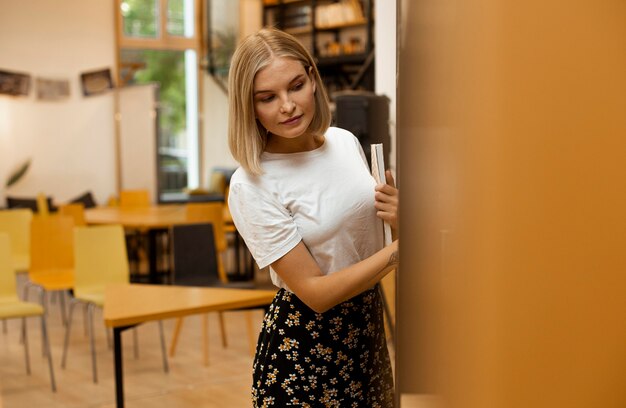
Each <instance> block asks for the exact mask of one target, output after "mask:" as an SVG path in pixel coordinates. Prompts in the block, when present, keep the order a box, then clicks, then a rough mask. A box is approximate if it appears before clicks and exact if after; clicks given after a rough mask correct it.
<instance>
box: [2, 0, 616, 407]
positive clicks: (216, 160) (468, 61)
mask: <svg viewBox="0 0 626 408" xmlns="http://www.w3.org/2000/svg"><path fill="white" fill-rule="evenodd" d="M625 22H626V3H625V2H623V1H619V0H601V1H596V2H569V1H564V0H556V1H553V2H548V3H546V2H545V1H538V0H530V1H525V2H515V1H505V2H502V1H495V0H469V1H465V2H458V1H453V0H424V1H419V2H415V1H411V0H354V1H352V0H341V1H333V0H295V1H289V0H274V1H272V0H263V1H262V0H169V1H167V0H93V1H89V2H84V1H79V0H56V1H50V0H23V1H19V2H11V1H8V0H0V207H3V209H2V210H0V213H2V214H1V215H0V254H7V253H11V256H10V258H11V259H10V263H9V262H8V261H9V259H8V258H9V256H8V255H4V257H3V259H0V271H2V272H6V273H5V275H7V274H9V273H10V279H2V277H1V276H0V282H2V287H1V288H0V306H2V304H3V303H2V302H5V303H6V304H9V303H11V305H13V306H15V305H16V304H17V303H15V302H20V301H21V300H26V299H24V294H25V293H27V291H26V290H25V288H28V287H29V286H30V285H31V283H33V282H35V283H38V284H39V286H40V287H43V288H46V290H45V291H44V292H42V293H48V292H50V293H49V295H48V296H45V297H44V299H45V301H44V303H43V306H44V307H45V311H46V313H45V314H43V312H42V310H43V309H40V308H39V306H38V305H39V304H40V303H39V302H38V301H37V300H38V299H37V298H36V297H35V296H34V295H32V294H31V295H30V296H29V299H28V300H29V301H30V302H32V304H30V305H29V306H24V305H22V304H21V303H20V304H19V311H20V313H19V316H22V315H25V316H29V317H33V318H29V319H27V320H26V322H27V323H26V326H23V325H22V323H21V320H20V319H10V320H3V328H2V332H3V333H2V334H1V335H0V361H1V362H2V363H1V364H0V397H1V399H0V406H5V407H24V406H37V405H40V406H46V407H112V406H116V405H115V404H116V402H115V378H114V377H115V373H114V370H113V355H114V352H113V351H112V350H111V346H110V345H111V341H110V339H109V336H108V335H107V332H106V331H105V330H104V329H103V324H102V323H103V317H104V315H103V311H102V309H101V308H98V307H95V306H94V307H93V308H92V309H90V311H89V312H87V311H86V312H84V313H83V312H82V310H81V307H80V306H79V304H76V305H75V306H77V307H73V306H72V305H73V302H74V301H75V300H76V298H77V297H74V296H70V295H69V293H70V292H71V293H74V294H75V293H76V287H75V286H74V285H75V282H74V281H69V282H63V281H62V279H61V278H58V279H56V278H55V280H54V281H53V282H50V281H45V279H44V280H42V278H41V276H39V277H37V276H35V275H36V274H34V273H32V272H36V271H37V268H39V267H41V265H43V263H45V262H44V261H40V260H39V259H40V258H37V257H36V256H35V255H33V254H34V253H38V252H37V251H38V250H39V249H37V248H40V247H38V246H37V244H36V243H37V242H39V243H41V245H40V246H41V247H43V248H48V247H49V246H50V243H51V242H52V241H55V242H56V241H58V242H62V241H61V238H57V237H63V236H65V237H68V236H70V235H71V234H70V235H68V233H67V230H64V228H67V222H60V223H59V225H56V226H46V227H42V228H44V229H46V228H47V229H46V231H48V232H47V234H48V235H45V233H44V235H42V236H43V238H37V237H39V236H40V235H37V234H38V233H37V232H36V230H37V228H38V227H37V228H36V227H35V224H37V222H36V221H34V220H35V219H40V218H42V217H45V216H46V215H47V216H53V217H59V218H63V219H65V220H67V219H71V223H70V224H71V227H72V228H73V227H74V226H77V225H78V226H80V225H84V224H90V225H91V224H111V223H114V224H122V225H123V226H124V227H125V228H124V230H123V237H122V238H123V242H124V243H125V245H124V251H126V257H125V258H124V259H126V262H127V268H128V270H127V272H125V269H124V268H125V267H124V266H123V267H122V272H121V276H122V280H123V281H131V282H140V283H156V284H165V285H169V284H172V283H173V284H180V285H185V284H187V285H188V284H192V285H202V286H205V287H209V286H213V287H215V286H220V287H223V286H228V285H231V286H239V287H244V288H248V289H250V288H255V289H256V290H263V289H267V288H268V287H269V286H270V285H268V281H267V280H268V279H267V274H266V273H264V271H259V270H257V269H256V268H255V267H254V264H253V262H252V261H251V260H250V257H249V256H248V254H247V253H246V250H245V247H243V246H242V244H241V242H240V239H239V237H238V235H237V232H236V229H235V228H234V226H233V225H232V220H230V219H229V214H228V208H227V206H225V205H224V202H225V199H226V197H227V194H228V180H229V177H230V175H231V174H232V171H233V170H234V169H235V168H236V166H237V164H236V163H235V162H234V160H233V159H232V157H231V156H230V153H229V151H228V147H227V140H226V133H227V115H228V108H227V101H228V99H227V98H228V91H227V88H226V86H225V83H226V82H225V81H226V78H227V75H228V61H229V58H230V55H231V53H232V51H233V48H234V46H235V45H236V43H237V41H238V40H239V39H240V38H242V37H243V36H245V35H247V34H249V33H252V32H254V31H256V30H257V29H259V28H260V27H262V26H264V25H275V26H277V27H279V28H282V29H285V30H287V31H289V32H291V33H293V34H294V35H297V36H298V38H300V39H301V41H302V42H303V44H305V45H306V46H307V47H308V48H309V49H310V51H311V52H312V53H313V55H314V56H315V58H316V60H317V61H318V64H319V68H320V72H321V74H322V77H323V79H324V82H325V85H326V86H327V87H328V89H329V90H330V92H331V95H332V100H333V101H332V102H333V106H334V115H335V116H334V117H335V124H336V125H338V126H341V127H345V128H348V129H349V130H351V131H353V132H354V133H355V134H356V135H357V136H358V137H359V139H360V140H361V142H362V145H363V146H364V147H365V148H367V147H368V146H369V144H370V143H381V142H382V143H384V144H385V147H386V157H385V159H386V161H387V165H388V166H387V167H390V168H391V169H392V170H393V171H394V172H395V174H396V176H397V181H398V184H399V186H400V189H401V190H402V196H401V207H400V216H401V220H402V229H401V232H400V235H401V237H402V238H403V239H402V242H401V266H400V270H399V271H398V275H397V279H395V278H394V276H390V277H389V278H388V279H387V280H386V281H385V284H384V291H385V298H386V300H387V306H388V308H387V314H386V318H387V322H388V326H387V328H388V338H389V344H390V348H391V351H392V355H393V356H394V357H395V368H396V372H395V374H396V384H397V391H398V392H397V395H398V403H399V404H400V406H401V407H403V408H404V407H420V408H440V407H441V408H442V407H452V408H456V407H463V408H465V407H468V408H474V407H476V408H491V407H493V408H501V407H507V408H516V407H524V408H526V407H581V408H582V407H585V408H587V407H603V408H605V407H615V408H623V407H624V406H626V394H625V393H624V391H623V390H624V389H626V347H625V346H624V345H625V344H626V295H625V290H626V273H625V271H626V255H625V254H626V251H624V250H623V246H624V244H625V243H626V218H625V217H624V216H623V212H624V208H626V166H624V163H626V139H625V136H626V75H624V73H625V72H626V24H625ZM366 152H367V150H366ZM71 204H75V205H74V206H72V205H71ZM196 205H199V206H200V208H196ZM24 209H26V210H25V212H19V211H17V210H24ZM129 212H130V213H134V214H135V215H136V214H140V216H139V220H138V219H137V218H136V217H133V218H132V219H129V217H128V216H127V215H128V213H129ZM9 213H10V216H8V215H7V214H9ZM16 214H17V215H16ZM215 214H218V215H217V216H216V215H215ZM192 221H193V222H197V223H204V224H207V225H209V224H210V228H208V229H207V228H203V229H202V230H201V231H181V233H180V235H178V236H180V237H183V236H185V235H184V234H194V233H197V234H200V235H196V236H193V235H192V238H191V240H192V241H195V240H197V239H200V238H197V237H201V238H202V239H207V240H208V241H207V242H208V243H207V244H206V245H207V247H210V248H211V251H210V252H211V253H212V255H211V257H209V258H207V259H204V258H202V259H201V257H197V258H196V257H194V259H195V260H198V262H200V261H202V262H205V263H206V264H203V266H201V267H202V268H206V270H207V271H209V270H210V271H211V276H212V278H211V279H207V280H206V281H205V282H202V283H198V282H197V281H194V280H192V283H189V282H186V283H185V282H182V281H180V280H179V281H177V274H176V270H177V269H176V268H178V270H179V271H182V270H184V268H185V266H183V265H182V264H180V263H179V264H176V260H177V257H176V251H175V249H176V247H177V244H180V242H184V241H177V240H176V234H174V233H173V230H174V229H175V228H177V227H180V226H181V225H184V224H186V223H189V222H192ZM63 225H65V227H64V226H63ZM52 228H57V229H58V231H59V232H58V235H49V234H50V231H51V229H52ZM16 231H17V232H16ZM63 231H65V232H63ZM206 231H208V232H206ZM202 234H204V235H202ZM118 235H119V234H118ZM3 237H7V238H6V239H5V238H3ZM51 237H55V238H51ZM187 237H188V236H187ZM118 238H119V237H118ZM68 239H69V241H71V238H68ZM181 239H182V238H181ZM187 239H189V238H187ZM5 241H6V242H9V245H10V248H11V251H12V252H7V251H8V249H6V250H4V252H2V251H3V249H2V244H3V243H4V242H5ZM69 241H68V242H69ZM58 242H57V243H58ZM68 245H69V246H71V244H68ZM66 247H67V246H66ZM7 248H9V247H8V246H7ZM58 248H59V249H58V250H55V254H56V255H57V256H56V257H53V258H55V259H54V260H53V261H50V262H59V264H56V266H54V267H55V268H57V269H58V268H61V267H62V266H63V262H66V261H67V260H68V259H74V257H73V256H74V255H76V254H74V255H72V254H70V255H67V256H64V257H62V256H60V255H59V254H60V253H61V252H62V250H63V248H64V247H63V245H59V247H58ZM77 248H78V247H77ZM77 248H74V249H76V250H77ZM65 249H67V248H65ZM43 252H46V251H45V250H43ZM179 254H180V253H179ZM76 256H78V255H76ZM48 258H50V257H47V258H46V257H45V256H44V257H43V258H41V259H46V260H48V261H49V259H48ZM36 259H37V260H36ZM35 260H36V261H35ZM33 262H35V263H34V264H33ZM67 262H69V263H70V264H71V262H72V261H67ZM3 263H4V266H2V265H3ZM59 265H61V266H59ZM177 265H178V266H177ZM65 266H67V265H65ZM69 267H70V268H71V269H72V270H73V268H74V267H76V268H78V266H77V265H74V264H71V265H69ZM196 267H200V266H196ZM77 271H78V269H76V271H74V272H77ZM16 272H17V273H16ZM7 276H8V275H7ZM182 276H183V274H182V273H180V274H178V277H179V278H180V277H182ZM117 279H119V276H118V278H117ZM165 285H163V286H165ZM54 293H56V295H54ZM17 294H19V297H18V296H17ZM92 303H93V304H94V305H95V304H96V303H97V302H92ZM100 306H102V305H100ZM17 307H18V306H15V307H14V308H13V309H11V313H9V314H0V319H4V318H6V317H16V316H17V315H16V312H15V311H16V310H18V309H16V308H17ZM24 308H25V309H24ZM105 308H106V305H105ZM71 309H74V317H73V325H71V326H68V322H69V321H71V320H69V319H70V316H71V315H70V316H68V312H69V310H71ZM85 310H87V309H85ZM0 311H2V309H1V308H0ZM41 316H45V322H46V327H47V334H48V336H42V335H43V334H44V330H42V326H41V323H40V319H41ZM88 316H92V319H91V320H92V323H93V322H95V323H96V324H95V325H94V330H93V333H94V334H93V336H90V335H89V333H90V330H89V327H90V326H89V324H87V323H88V321H87V322H85V320H87V317H88ZM83 319H84V320H83ZM261 319H262V312H261V311H260V310H259V309H252V310H246V311H243V310H239V311H227V312H224V313H209V314H208V315H207V317H201V316H189V317H186V318H185V324H184V325H182V321H181V320H178V319H174V318H169V319H164V320H162V323H161V324H160V325H159V324H156V323H154V322H149V323H147V324H145V325H140V326H138V330H137V332H139V333H138V334H136V335H135V334H133V332H132V331H126V332H124V334H123V336H124V339H125V341H124V343H123V344H124V351H125V360H124V362H125V371H124V374H125V399H126V405H127V406H129V407H148V406H150V407H160V406H162V407H166V406H168V407H169V406H177V407H182V406H194V407H246V406H249V388H250V381H251V375H250V371H251V370H250V367H251V364H252V354H251V350H250V349H251V344H253V342H254V338H253V336H252V337H251V335H250V333H254V332H256V331H258V329H259V327H260V323H261ZM157 320H158V319H157ZM41 321H43V320H41ZM159 321H161V320H159ZM207 326H208V327H209V330H208V332H207V330H206V327H207ZM23 327H27V328H28V330H27V333H28V335H26V336H24V335H23V334H22V333H23ZM68 327H70V328H71V329H67V328H68ZM181 327H183V328H182V329H181ZM66 329H67V330H66ZM70 331H71V336H69V338H68V350H67V352H68V354H69V355H68V356H67V362H66V363H65V364H64V365H65V367H64V368H62V367H61V361H62V355H63V354H64V351H63V350H64V348H65V337H66V332H70ZM179 334H180V337H179V336H178V335H179ZM133 338H136V340H137V343H136V344H137V346H135V345H134V344H135V343H134V342H133ZM46 339H47V340H48V342H46ZM91 339H93V342H92V340H91ZM24 340H26V341H24ZM46 343H49V346H50V348H49V351H46V350H47V349H46V347H45V346H46ZM90 344H95V350H96V353H95V357H94V354H93V353H92V352H91V350H93V349H91V348H90ZM24 345H27V350H30V356H29V355H28V354H27V355H26V367H29V370H30V374H27V368H26V367H25V358H24V357H25V355H24ZM207 345H210V346H209V347H208V349H207ZM164 349H166V350H164ZM164 352H166V353H165V354H167V356H165V354H164ZM46 356H52V359H48V358H46ZM164 357H165V358H164ZM164 360H165V361H167V363H168V364H164ZM49 362H51V363H52V364H51V365H49ZM164 371H167V372H164ZM53 373H54V375H55V376H54V379H55V381H54V382H53V380H52V379H53V377H52V374H53ZM96 378H97V381H95V380H96ZM52 387H54V388H56V392H53V391H52V389H51V388H52Z"/></svg>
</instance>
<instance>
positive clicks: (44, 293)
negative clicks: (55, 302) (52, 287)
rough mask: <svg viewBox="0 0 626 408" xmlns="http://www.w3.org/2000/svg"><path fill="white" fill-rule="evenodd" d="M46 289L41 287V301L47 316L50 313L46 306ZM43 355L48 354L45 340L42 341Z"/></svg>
mask: <svg viewBox="0 0 626 408" xmlns="http://www.w3.org/2000/svg"><path fill="white" fill-rule="evenodd" d="M46 300H47V299H46V291H45V290H43V288H41V292H40V293H39V302H40V303H41V307H43V314H44V315H45V316H47V315H48V309H47V308H46ZM41 355H42V356H43V357H45V356H46V346H45V344H43V342H42V343H41Z"/></svg>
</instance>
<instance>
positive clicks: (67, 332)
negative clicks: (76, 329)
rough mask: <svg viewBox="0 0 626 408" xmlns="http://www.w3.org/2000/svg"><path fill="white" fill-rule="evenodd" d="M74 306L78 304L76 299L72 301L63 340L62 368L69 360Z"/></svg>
mask: <svg viewBox="0 0 626 408" xmlns="http://www.w3.org/2000/svg"><path fill="white" fill-rule="evenodd" d="M74 306H76V300H75V299H72V300H71V301H70V310H69V314H68V316H67V325H66V326H65V339H64V340H63V354H62V355H61V368H63V369H65V363H66V361H67V348H68V346H69V344H70V332H71V331H72V316H73V315H74Z"/></svg>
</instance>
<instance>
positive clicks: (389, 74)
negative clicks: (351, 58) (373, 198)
mask: <svg viewBox="0 0 626 408" xmlns="http://www.w3.org/2000/svg"><path fill="white" fill-rule="evenodd" d="M374 15H375V16H376V21H375V22H374V44H375V45H376V60H375V61H376V62H375V66H376V90H375V92H376V94H378V95H386V96H387V97H389V99H390V100H391V102H390V104H389V124H390V126H389V130H390V134H391V149H390V155H391V160H390V162H389V167H390V168H391V169H392V170H393V171H395V170H396V56H397V50H396V26H397V25H396V0H375V2H374Z"/></svg>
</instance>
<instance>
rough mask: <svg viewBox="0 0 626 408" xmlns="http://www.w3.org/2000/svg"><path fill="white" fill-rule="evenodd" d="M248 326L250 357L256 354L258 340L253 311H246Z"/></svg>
mask: <svg viewBox="0 0 626 408" xmlns="http://www.w3.org/2000/svg"><path fill="white" fill-rule="evenodd" d="M245 313H246V326H247V327H248V344H249V345H250V355H251V356H252V357H254V355H255V354H256V339H255V333H254V332H255V330H254V325H253V324H252V310H246V312H245Z"/></svg>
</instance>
